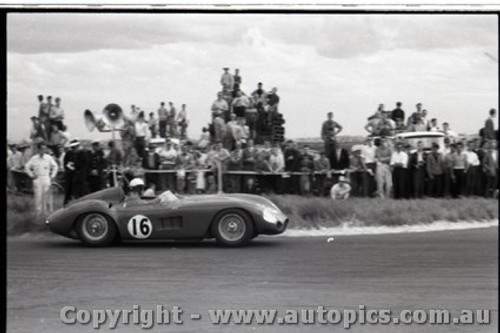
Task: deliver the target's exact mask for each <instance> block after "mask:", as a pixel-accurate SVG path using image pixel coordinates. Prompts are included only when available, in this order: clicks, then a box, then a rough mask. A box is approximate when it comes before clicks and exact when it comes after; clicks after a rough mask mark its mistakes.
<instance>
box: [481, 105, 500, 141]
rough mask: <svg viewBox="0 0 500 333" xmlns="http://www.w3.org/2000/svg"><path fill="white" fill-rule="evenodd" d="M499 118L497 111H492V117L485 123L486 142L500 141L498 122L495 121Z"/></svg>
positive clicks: (484, 136)
mask: <svg viewBox="0 0 500 333" xmlns="http://www.w3.org/2000/svg"><path fill="white" fill-rule="evenodd" d="M496 116H497V110H495V109H491V110H490V116H489V117H488V119H486V121H485V123H484V132H483V138H484V140H497V139H498V122H497V120H496V119H495V118H496Z"/></svg>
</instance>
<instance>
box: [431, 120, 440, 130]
mask: <svg viewBox="0 0 500 333" xmlns="http://www.w3.org/2000/svg"><path fill="white" fill-rule="evenodd" d="M429 131H430V132H441V128H439V125H438V121H437V119H436V118H432V119H431V122H430V123H429Z"/></svg>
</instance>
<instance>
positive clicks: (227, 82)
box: [220, 67, 234, 91]
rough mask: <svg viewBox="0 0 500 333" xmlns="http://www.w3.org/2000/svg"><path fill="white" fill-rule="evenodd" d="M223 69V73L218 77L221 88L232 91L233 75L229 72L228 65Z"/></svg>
mask: <svg viewBox="0 0 500 333" xmlns="http://www.w3.org/2000/svg"><path fill="white" fill-rule="evenodd" d="M223 70H224V73H223V74H222V76H221V78H220V84H221V85H222V90H224V91H232V90H233V84H234V79H233V76H232V75H231V74H230V73H229V67H224V68H223Z"/></svg>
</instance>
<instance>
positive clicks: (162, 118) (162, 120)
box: [158, 102, 168, 138]
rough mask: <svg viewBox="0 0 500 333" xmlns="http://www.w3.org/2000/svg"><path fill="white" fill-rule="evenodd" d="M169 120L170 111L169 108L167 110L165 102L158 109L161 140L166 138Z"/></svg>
mask: <svg viewBox="0 0 500 333" xmlns="http://www.w3.org/2000/svg"><path fill="white" fill-rule="evenodd" d="M167 119H168V110H167V108H165V102H161V103H160V108H159V109H158V127H159V131H160V137H161V138H164V137H165V136H166V129H167Z"/></svg>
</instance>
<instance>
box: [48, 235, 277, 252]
mask: <svg viewBox="0 0 500 333" xmlns="http://www.w3.org/2000/svg"><path fill="white" fill-rule="evenodd" d="M281 244H282V239H278V238H274V239H271V238H267V239H253V240H251V241H250V242H248V243H247V244H246V245H244V246H239V247H225V246H221V245H219V244H217V242H216V241H215V240H178V241H176V240H148V241H121V242H119V243H117V244H114V245H111V246H109V247H91V246H87V245H85V244H83V243H82V242H80V241H79V240H70V239H64V238H61V239H60V240H57V241H56V240H53V239H50V240H48V241H46V242H44V243H43V246H44V247H48V248H66V249H70V248H72V249H77V248H81V249H88V250H89V251H93V250H99V249H110V248H130V249H137V248H165V249H171V248H185V249H189V248H194V249H200V248H206V249H227V250H233V249H246V248H270V247H275V246H279V245H281Z"/></svg>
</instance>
